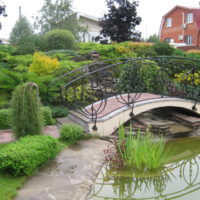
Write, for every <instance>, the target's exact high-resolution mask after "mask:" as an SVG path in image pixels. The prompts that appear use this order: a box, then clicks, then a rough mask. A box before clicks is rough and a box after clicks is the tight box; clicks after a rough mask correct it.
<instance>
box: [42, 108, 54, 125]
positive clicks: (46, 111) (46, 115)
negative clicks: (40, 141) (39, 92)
mask: <svg viewBox="0 0 200 200" xmlns="http://www.w3.org/2000/svg"><path fill="white" fill-rule="evenodd" d="M41 111H42V116H43V119H44V125H51V124H55V120H54V119H53V117H52V112H51V109H50V108H49V107H42V108H41Z"/></svg>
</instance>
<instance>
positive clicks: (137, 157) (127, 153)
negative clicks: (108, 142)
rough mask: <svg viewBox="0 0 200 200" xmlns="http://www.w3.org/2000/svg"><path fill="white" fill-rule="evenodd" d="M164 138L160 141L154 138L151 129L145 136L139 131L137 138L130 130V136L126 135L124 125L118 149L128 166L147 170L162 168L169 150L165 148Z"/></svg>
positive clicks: (120, 132)
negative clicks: (166, 150)
mask: <svg viewBox="0 0 200 200" xmlns="http://www.w3.org/2000/svg"><path fill="white" fill-rule="evenodd" d="M164 147H165V143H164V140H163V138H160V140H159V141H158V142H155V141H154V140H153V136H152V134H151V132H150V131H149V130H146V133H145V136H142V135H141V133H140V131H138V133H137V136H136V138H135V137H134V136H133V135H132V130H130V133H129V136H127V137H125V130H124V128H123V127H120V128H119V141H118V149H117V150H118V151H119V152H120V155H121V158H122V160H123V162H124V166H126V167H134V168H136V169H138V170H142V171H146V169H147V170H154V169H157V168H160V167H161V166H162V165H163V164H164V163H165V161H166V159H167V155H168V153H169V152H165V151H164V150H165V149H164Z"/></svg>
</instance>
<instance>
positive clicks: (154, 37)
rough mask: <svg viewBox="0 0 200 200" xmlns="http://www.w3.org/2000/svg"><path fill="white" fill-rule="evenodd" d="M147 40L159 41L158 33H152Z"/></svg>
mask: <svg viewBox="0 0 200 200" xmlns="http://www.w3.org/2000/svg"><path fill="white" fill-rule="evenodd" d="M147 42H152V43H158V42H159V37H158V35H157V34H153V35H150V36H149V38H148V39H147Z"/></svg>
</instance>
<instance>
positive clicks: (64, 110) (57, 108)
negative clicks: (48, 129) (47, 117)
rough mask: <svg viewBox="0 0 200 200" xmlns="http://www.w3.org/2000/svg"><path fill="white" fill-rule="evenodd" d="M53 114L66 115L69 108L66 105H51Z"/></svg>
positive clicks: (57, 115) (54, 116)
mask: <svg viewBox="0 0 200 200" xmlns="http://www.w3.org/2000/svg"><path fill="white" fill-rule="evenodd" d="M50 108H51V111H52V116H53V118H56V117H66V116H67V115H68V111H69V109H68V108H67V107H65V106H51V107H50Z"/></svg>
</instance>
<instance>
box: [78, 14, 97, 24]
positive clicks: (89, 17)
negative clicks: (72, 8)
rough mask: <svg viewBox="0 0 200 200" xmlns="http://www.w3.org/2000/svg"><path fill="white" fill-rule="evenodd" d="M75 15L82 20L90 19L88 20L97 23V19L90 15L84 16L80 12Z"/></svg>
mask: <svg viewBox="0 0 200 200" xmlns="http://www.w3.org/2000/svg"><path fill="white" fill-rule="evenodd" d="M77 14H78V16H79V17H84V18H87V19H90V20H93V21H96V22H98V21H99V19H98V18H97V17H94V16H91V15H88V14H85V13H82V12H78V13H77Z"/></svg>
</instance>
